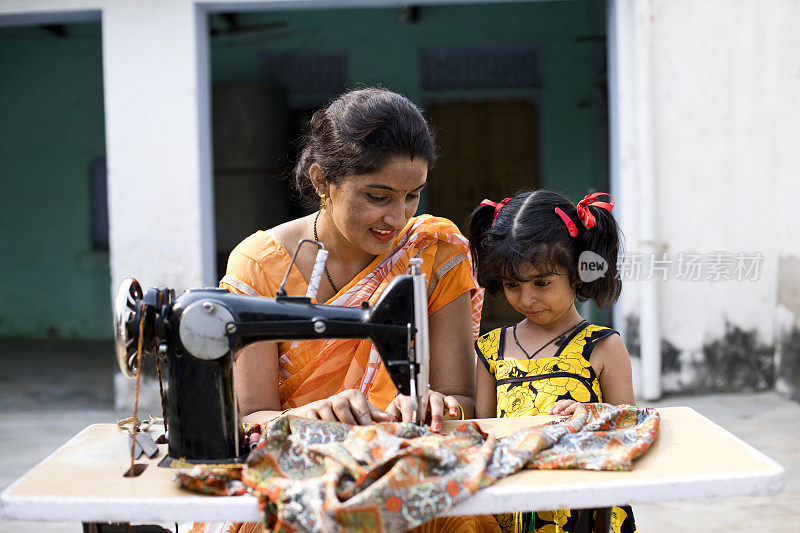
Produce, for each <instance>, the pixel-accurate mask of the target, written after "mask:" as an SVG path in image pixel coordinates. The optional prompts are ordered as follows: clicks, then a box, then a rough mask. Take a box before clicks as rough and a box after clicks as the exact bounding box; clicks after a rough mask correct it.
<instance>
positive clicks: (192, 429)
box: [114, 241, 428, 463]
mask: <svg viewBox="0 0 800 533" xmlns="http://www.w3.org/2000/svg"><path fill="white" fill-rule="evenodd" d="M303 242H310V243H313V244H316V245H317V246H319V252H318V254H317V261H316V263H315V266H314V271H313V272H312V275H311V278H310V282H309V292H307V293H306V295H304V296H302V295H288V294H286V291H285V289H284V285H285V283H286V277H284V282H283V283H282V284H281V288H280V289H279V290H278V293H277V295H276V297H275V298H262V297H257V296H246V295H241V294H232V293H230V292H228V291H227V290H225V289H217V288H213V289H191V290H188V291H186V292H184V293H183V294H181V295H180V296H178V297H177V298H176V297H175V293H174V291H173V290H171V289H168V288H166V287H153V288H150V289H148V290H147V292H143V291H142V288H141V286H140V285H139V283H138V282H137V281H136V280H135V279H127V280H125V281H124V282H123V283H122V285H121V287H120V289H119V291H118V294H117V297H116V300H115V304H114V334H115V341H116V356H117V361H118V363H119V367H120V369H121V371H122V373H123V374H124V375H126V376H127V377H129V378H133V377H136V373H137V371H138V368H137V356H138V350H139V346H140V345H141V350H142V355H143V356H144V355H146V356H148V357H157V358H160V362H165V363H166V366H167V371H168V376H169V378H168V383H167V387H166V392H165V393H164V401H165V404H166V406H165V412H164V415H165V416H164V417H165V426H166V428H167V434H168V443H169V449H168V455H169V458H174V459H177V458H181V459H182V460H185V461H188V462H198V463H209V462H214V463H221V462H233V461H241V460H243V459H244V458H245V457H246V455H247V453H248V451H249V450H248V447H247V445H246V443H245V442H244V438H243V434H242V427H241V423H240V414H239V410H238V406H237V400H236V387H235V379H234V358H235V355H236V353H237V352H238V351H239V350H241V349H242V348H243V347H245V346H247V345H249V344H251V343H254V342H259V341H285V340H297V339H325V338H366V339H369V340H371V341H372V343H373V344H374V346H375V348H376V349H377V351H378V353H379V354H380V356H381V358H382V359H383V363H384V365H385V366H386V369H387V371H388V372H389V375H390V376H391V378H392V381H393V382H394V385H395V386H396V387H397V390H398V391H399V392H400V393H401V394H404V395H408V396H411V397H412V401H416V402H417V403H416V405H420V400H421V398H422V397H423V396H424V395H425V394H426V392H427V390H428V329H427V324H428V316H427V297H426V284H425V275H424V274H422V273H421V272H420V267H421V260H418V259H414V260H412V267H411V269H412V272H411V274H410V275H401V276H397V277H395V278H394V279H393V280H392V281H391V282H390V283H389V285H388V286H387V287H386V289H385V290H384V291H383V293H382V294H381V296H380V298H379V299H378V301H377V302H376V303H375V304H374V305H373V306H368V305H362V306H361V307H357V308H349V307H338V306H331V305H321V304H315V303H312V299H313V298H314V297H315V296H316V289H317V287H318V286H319V279H320V276H321V273H322V271H323V268H324V261H325V257H326V256H327V253H324V252H325V251H324V246H322V244H321V243H319V242H317V241H303ZM303 242H301V245H302V244H303ZM298 249H299V246H298ZM292 263H294V259H293V261H292ZM289 268H291V266H290V267H289ZM287 275H288V270H287ZM416 410H417V420H418V422H421V421H422V419H423V418H424V413H421V412H420V410H419V409H416Z"/></svg>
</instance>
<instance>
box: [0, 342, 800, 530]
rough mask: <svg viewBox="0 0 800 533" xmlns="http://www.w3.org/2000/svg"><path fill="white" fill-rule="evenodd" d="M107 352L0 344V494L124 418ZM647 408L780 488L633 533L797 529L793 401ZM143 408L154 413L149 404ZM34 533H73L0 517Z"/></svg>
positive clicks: (767, 398)
mask: <svg viewBox="0 0 800 533" xmlns="http://www.w3.org/2000/svg"><path fill="white" fill-rule="evenodd" d="M112 353H113V352H112V349H111V345H110V344H109V343H64V342H58V343H41V342H37V343H31V342H8V341H6V342H0V491H2V490H4V489H5V488H6V487H7V486H8V485H10V484H11V483H12V482H13V481H14V480H15V479H16V478H18V477H19V476H21V475H22V474H24V473H25V472H26V471H27V470H28V469H30V468H31V467H32V466H34V465H35V464H36V463H38V462H39V461H41V460H42V459H44V458H45V457H47V456H48V455H49V454H50V453H52V452H53V451H54V450H55V449H56V448H58V447H59V446H61V445H62V444H63V443H64V442H66V441H67V440H68V439H69V438H70V437H72V436H73V435H75V434H76V433H78V432H79V431H80V430H81V429H83V428H84V427H86V426H87V425H89V424H94V423H99V422H115V421H116V419H117V418H122V417H124V416H130V413H128V412H122V411H115V410H114V409H113V400H112V385H111V384H112V373H113V369H114V364H115V362H114V358H113V355H112ZM649 405H654V406H679V405H684V406H689V407H691V408H693V409H695V410H696V411H698V412H699V413H701V414H703V415H704V416H706V417H708V418H710V419H711V420H713V421H714V422H716V423H717V424H719V425H720V426H722V427H724V428H726V429H727V430H728V431H730V432H731V433H733V434H734V435H736V436H738V437H739V438H741V439H743V440H744V441H746V442H748V443H750V444H751V445H753V446H754V447H756V448H757V449H759V450H761V451H762V452H764V453H765V454H767V455H768V456H770V457H772V458H773V459H775V460H776V461H778V462H779V463H780V464H782V465H783V467H784V468H785V469H786V489H785V490H784V491H783V492H782V493H780V494H778V495H776V496H772V497H756V498H724V499H723V498H721V499H714V500H702V501H693V502H675V503H663V504H653V505H636V506H634V514H635V516H636V523H637V526H638V529H639V531H641V532H651V531H655V532H661V531H703V532H706V533H713V532H720V533H722V532H725V533H727V532H729V531H748V530H751V529H753V530H755V529H758V530H762V531H781V532H794V531H800V404H798V403H795V402H791V401H789V400H787V399H785V398H783V397H781V396H779V395H778V394H776V393H774V392H765V393H742V394H727V395H719V394H716V395H709V396H673V397H669V398H665V399H663V400H661V401H658V402H652V403H650V404H649ZM144 410H145V412H154V413H158V412H160V410H159V409H158V406H157V405H146V406H144ZM130 411H132V404H131V408H130ZM40 531H48V532H52V533H79V532H80V531H82V528H81V525H80V524H77V523H35V522H12V521H8V520H4V519H3V518H2V517H0V533H6V532H8V533H12V532H14V533H32V532H40Z"/></svg>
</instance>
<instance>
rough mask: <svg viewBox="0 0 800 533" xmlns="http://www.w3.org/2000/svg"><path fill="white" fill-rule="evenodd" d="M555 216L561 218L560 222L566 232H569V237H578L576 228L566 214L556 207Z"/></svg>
mask: <svg viewBox="0 0 800 533" xmlns="http://www.w3.org/2000/svg"><path fill="white" fill-rule="evenodd" d="M556 214H557V215H558V216H560V217H561V220H563V221H564V224H566V225H567V230H568V231H569V236H570V237H577V236H578V227H577V226H576V225H575V223H574V222H573V221H572V219H571V218H569V217H568V216H567V214H566V213H565V212H564V211H563V210H562V209H561V208H560V207H556Z"/></svg>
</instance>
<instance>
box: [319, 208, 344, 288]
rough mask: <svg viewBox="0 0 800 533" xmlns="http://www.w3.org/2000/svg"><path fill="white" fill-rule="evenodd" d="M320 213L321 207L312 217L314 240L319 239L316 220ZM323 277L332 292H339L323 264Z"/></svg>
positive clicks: (326, 266)
mask: <svg viewBox="0 0 800 533" xmlns="http://www.w3.org/2000/svg"><path fill="white" fill-rule="evenodd" d="M320 213H322V210H321V209H320V210H319V211H317V216H315V217H314V240H315V241H319V235H317V220H319V214H320ZM325 277H326V278H328V283H330V284H331V287H333V294H337V293H338V292H339V289H337V288H336V285H334V284H333V280H332V279H331V273H330V272H328V265H325Z"/></svg>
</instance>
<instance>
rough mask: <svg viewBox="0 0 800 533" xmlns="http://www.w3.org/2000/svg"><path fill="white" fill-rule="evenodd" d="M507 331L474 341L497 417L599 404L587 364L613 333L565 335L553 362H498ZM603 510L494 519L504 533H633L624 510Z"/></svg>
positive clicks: (589, 328) (592, 330) (590, 329)
mask: <svg viewBox="0 0 800 533" xmlns="http://www.w3.org/2000/svg"><path fill="white" fill-rule="evenodd" d="M506 329H507V328H498V329H495V330H492V331H490V332H489V333H486V334H485V335H482V336H481V337H479V338H478V340H477V341H476V342H475V349H476V352H477V354H478V358H479V359H480V360H481V362H482V363H483V365H484V366H485V367H486V369H487V370H488V371H489V373H491V374H492V375H494V377H495V380H496V381H497V417H498V418H500V417H508V416H533V415H538V414H546V413H547V410H548V409H549V408H550V407H551V406H552V405H553V404H554V403H556V402H557V401H558V400H565V399H570V400H575V401H578V402H581V403H592V402H602V401H603V391H602V390H600V381H599V380H598V379H597V375H596V374H595V372H594V369H593V368H592V365H591V364H590V363H589V359H590V357H591V354H592V350H593V349H594V347H595V345H596V344H597V343H598V342H599V341H601V340H602V339H605V338H606V337H608V336H609V335H612V334H614V333H617V332H616V331H615V330H613V329H610V328H606V327H603V326H595V325H593V324H587V325H586V326H585V327H583V328H579V329H577V330H576V331H574V332H573V333H572V334H571V335H570V336H568V337H567V338H566V339H565V340H564V342H562V343H561V345H560V346H559V347H558V351H557V352H556V354H555V355H554V356H553V357H542V358H534V359H524V360H518V359H504V358H503V351H504V348H505V346H504V343H505V337H506ZM608 511H609V510H607V509H587V510H575V511H570V510H568V509H567V510H559V511H539V512H537V513H514V514H503V515H496V518H497V521H498V523H499V524H500V527H501V528H502V530H503V531H504V532H505V533H522V532H535V533H576V532H579V531H589V530H591V527H592V526H593V525H594V523H595V522H600V523H602V522H605V521H606V520H608V521H609V522H610V525H611V531H613V532H615V533H631V532H635V531H636V525H635V524H634V520H633V512H632V511H631V508H630V506H625V507H614V508H613V509H610V512H611V515H610V516H608V517H607V518H606V515H605V514H604V513H607V512H608Z"/></svg>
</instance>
